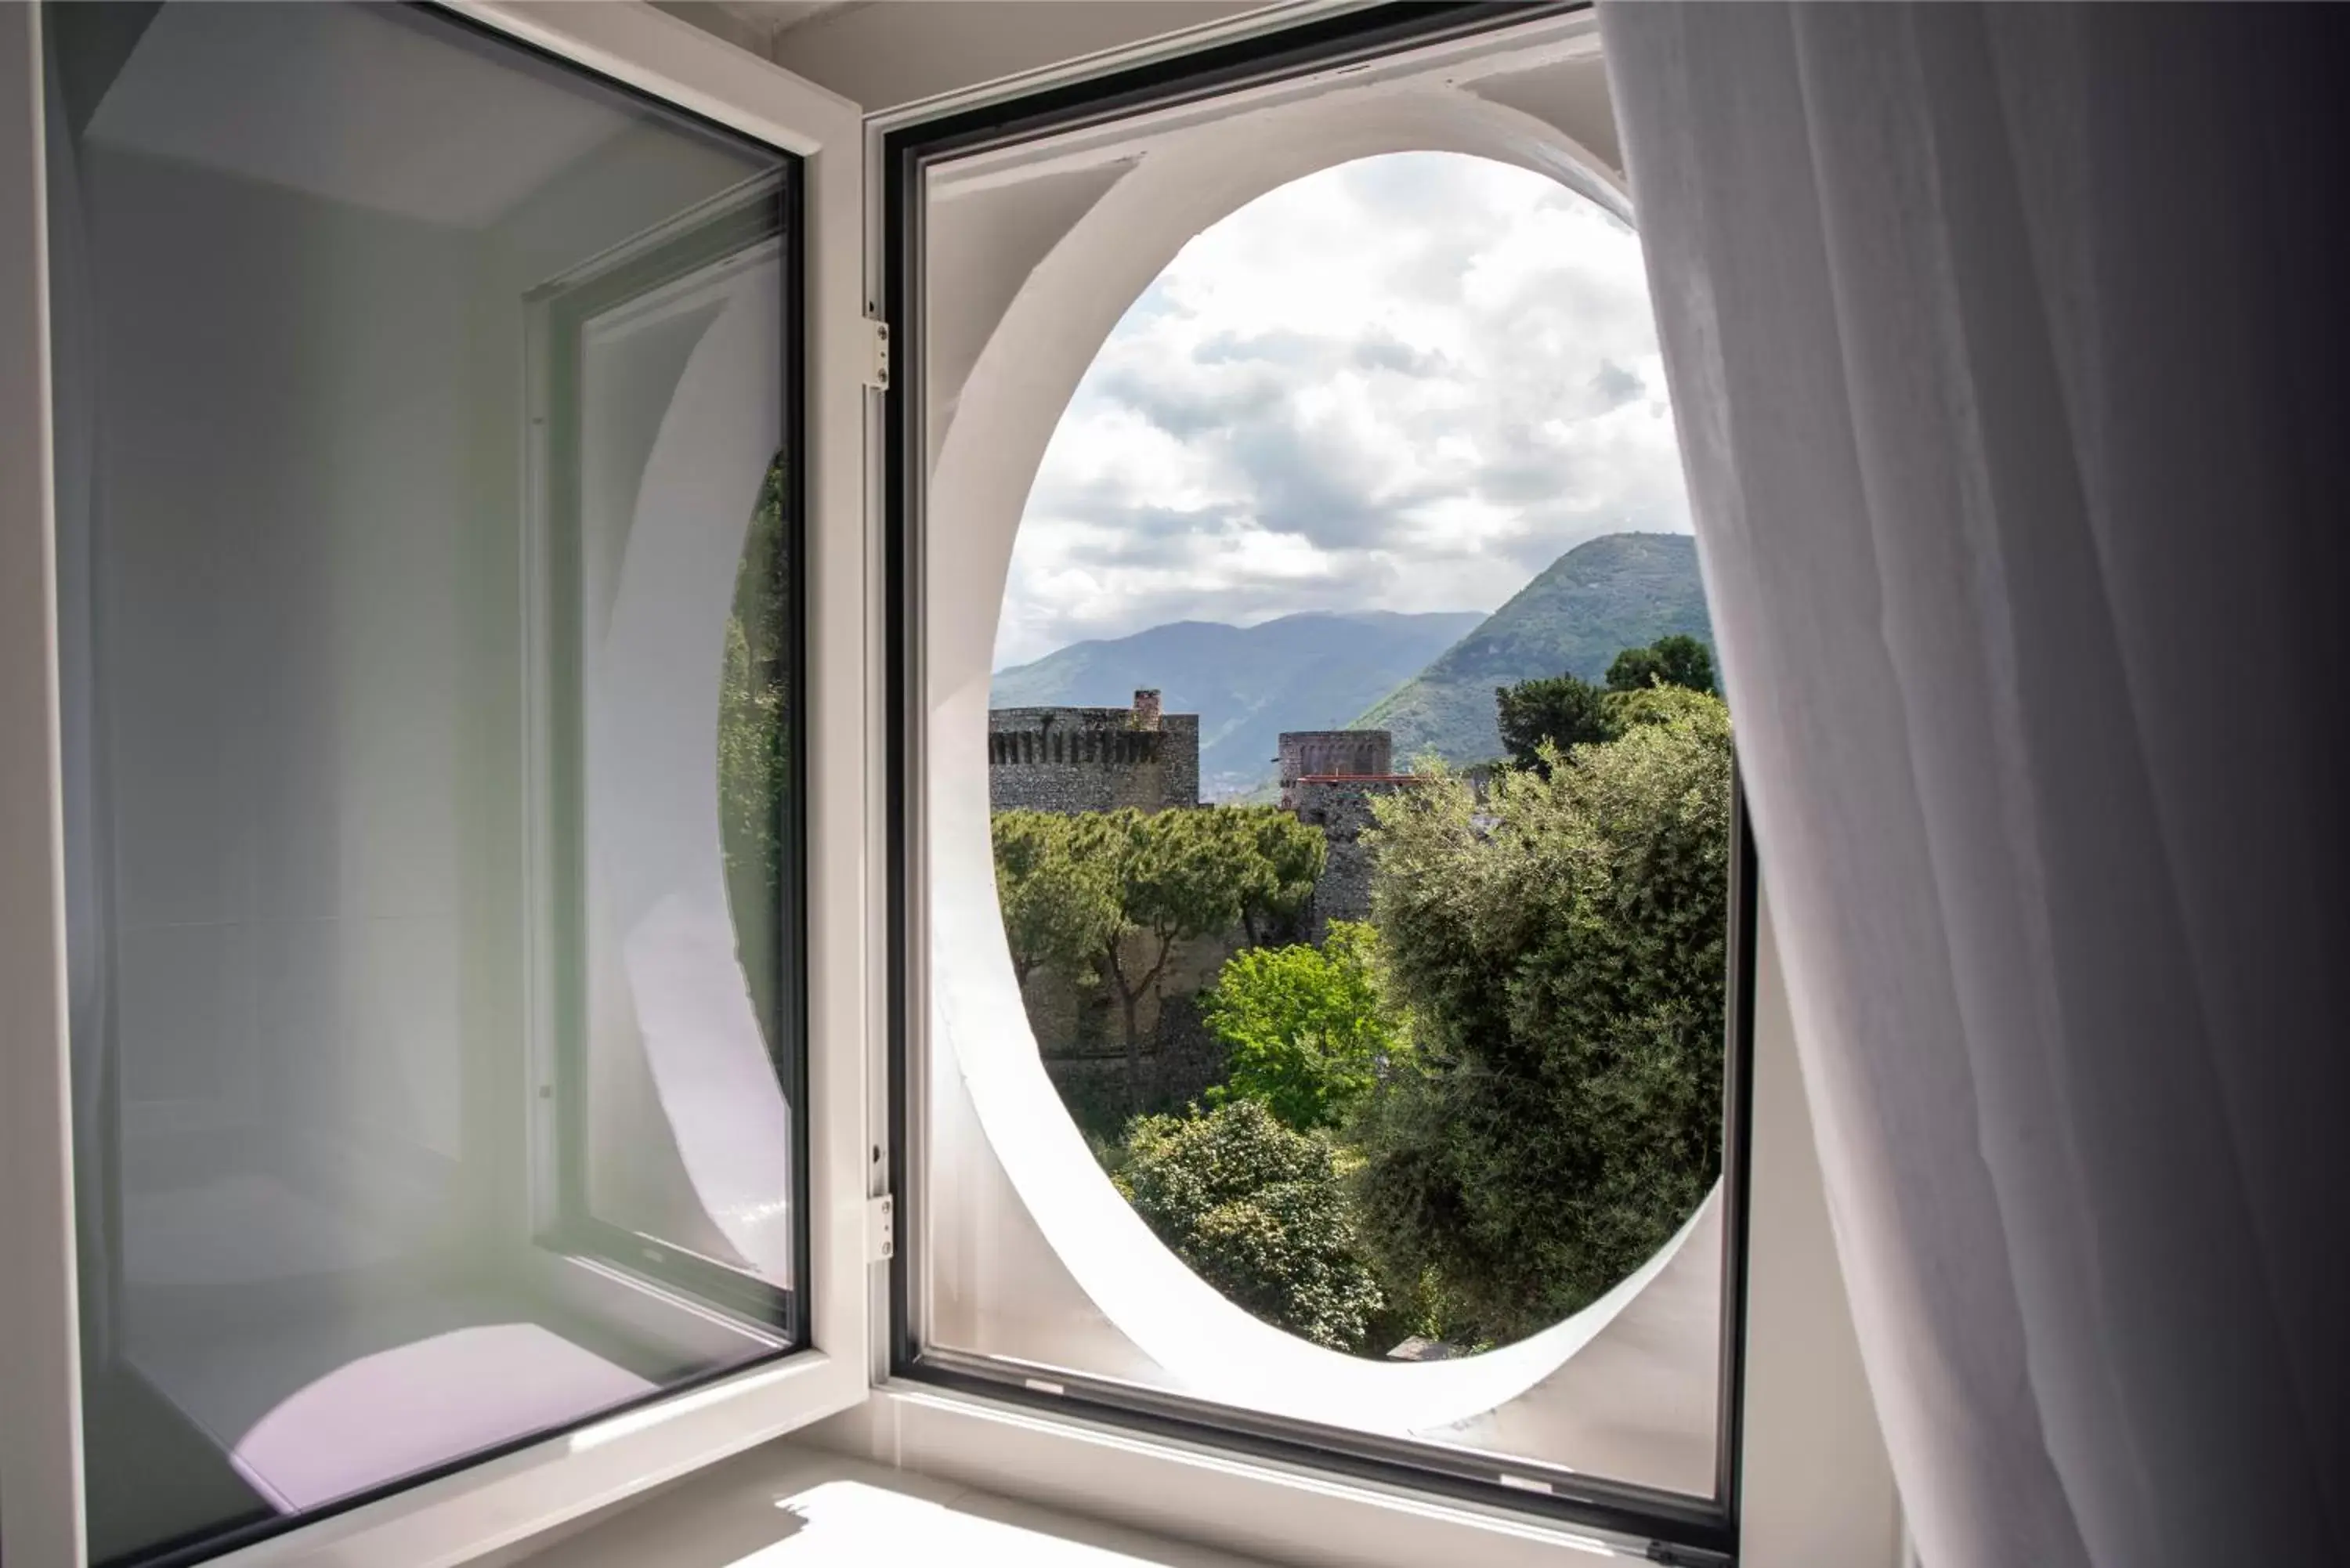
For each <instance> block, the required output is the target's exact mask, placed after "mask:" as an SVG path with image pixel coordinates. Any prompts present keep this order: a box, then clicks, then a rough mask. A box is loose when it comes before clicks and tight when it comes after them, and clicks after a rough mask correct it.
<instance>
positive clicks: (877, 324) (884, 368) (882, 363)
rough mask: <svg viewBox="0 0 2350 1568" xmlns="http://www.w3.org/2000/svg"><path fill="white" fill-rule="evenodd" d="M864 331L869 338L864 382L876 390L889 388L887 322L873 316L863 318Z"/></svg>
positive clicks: (881, 390)
mask: <svg viewBox="0 0 2350 1568" xmlns="http://www.w3.org/2000/svg"><path fill="white" fill-rule="evenodd" d="M865 331H866V336H867V337H868V340H869V348H868V358H867V360H866V365H865V384H866V385H867V386H868V387H870V388H872V389H874V390H875V391H878V392H886V391H888V390H889V323H888V322H886V321H881V320H877V319H876V318H875V317H870V316H868V317H866V318H865Z"/></svg>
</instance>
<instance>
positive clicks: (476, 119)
mask: <svg viewBox="0 0 2350 1568" xmlns="http://www.w3.org/2000/svg"><path fill="white" fill-rule="evenodd" d="M631 123H632V117H631V116H630V115H629V114H628V113H627V112H626V111H625V110H623V109H619V108H617V107H615V106H614V105H612V104H609V103H607V102H604V101H601V100H599V99H597V98H594V97H590V96H588V95H586V94H580V93H573V92H567V91H565V90H563V89H562V88H559V87H557V86H556V85H554V84H553V83H551V82H548V81H546V80H544V79H542V78H539V77H538V76H536V74H534V73H532V72H530V71H527V70H522V69H517V68H515V67H510V66H506V65H504V64H501V63H499V62H498V61H496V60H494V59H492V58H491V57H488V56H486V55H484V54H479V53H475V52H473V51H472V50H468V49H457V48H452V47H449V45H448V44H447V42H445V41H444V40H443V39H442V38H440V37H436V36H431V35H429V34H427V33H426V32H424V31H422V30H421V29H420V28H418V27H416V26H412V25H410V24H408V23H406V22H403V21H402V20H401V19H400V18H399V17H397V16H383V15H380V14H378V13H376V12H375V11H373V10H372V9H371V8H369V7H362V6H344V5H265V6H256V5H167V6H165V7H163V8H162V10H161V12H160V13H159V14H158V15H157V16H156V17H155V20H154V21H153V23H152V24H151V25H150V26H149V27H148V29H147V31H146V33H145V34H144V35H143V36H141V37H140V40H139V47H137V49H135V50H134V51H133V52H132V54H131V56H130V60H129V62H128V63H127V64H125V65H124V67H122V71H121V74H120V75H119V76H118V77H116V78H115V80H114V83H113V85H112V87H111V88H109V89H108V92H107V95H106V98H105V100H104V101H103V102H102V103H100V104H99V109H98V112H97V114H96V115H95V116H94V117H93V118H92V119H91V121H90V125H89V130H88V139H89V140H91V141H93V142H96V143H98V144H99V145H100V146H112V147H120V148H126V149H129V150H131V151H139V152H144V153H148V154H151V155H153V156H157V157H162V158H170V159H173V160H176V161H181V162H187V163H194V164H198V165H200V166H203V167H205V168H209V169H216V170H219V171H224V172H226V173H232V174H236V175H239V176H242V177H244V178H245V179H249V180H257V181H261V182H265V183H268V184H273V185H280V186H286V187H290V188H292V189H294V190H297V191H302V192H307V193H309V194H311V195H317V196H323V197H326V198H328V199H329V200H333V201H337V202H350V203H353V204H356V205H359V206H364V207H369V208H373V209H375V210H377V211H379V212H384V213H393V214H396V215H398V216H400V217H405V218H412V219H418V220H421V221H422V222H425V223H445V224H451V225H455V226H459V227H464V228H478V227H480V226H482V225H484V224H486V223H490V222H492V221H494V219H496V218H497V217H498V216H499V215H500V214H502V213H504V212H506V211H507V210H508V209H509V208H510V207H511V206H513V204H514V203H515V202H518V201H520V200H521V199H522V198H523V197H524V196H526V195H528V194H529V193H530V192H533V191H535V190H536V189H537V188H538V187H539V186H541V185H542V184H544V183H545V182H546V181H547V180H548V179H549V178H550V177H552V176H553V175H554V174H555V173H556V171H559V170H561V169H563V168H565V167H566V166H567V165H568V164H570V163H571V162H573V161H575V160H577V159H578V158H579V157H580V156H581V155H583V154H584V153H586V152H587V151H589V150H590V149H592V148H594V147H595V146H597V145H598V143H600V142H602V141H604V140H606V139H608V138H609V137H611V136H614V135H617V134H618V133H619V132H620V131H621V130H626V129H627V128H628V127H629V124H631Z"/></svg>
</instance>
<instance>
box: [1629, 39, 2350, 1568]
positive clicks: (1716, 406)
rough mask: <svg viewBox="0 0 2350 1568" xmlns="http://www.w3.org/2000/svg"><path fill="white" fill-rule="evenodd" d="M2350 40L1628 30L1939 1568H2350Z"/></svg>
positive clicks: (1762, 781) (1870, 1299)
mask: <svg viewBox="0 0 2350 1568" xmlns="http://www.w3.org/2000/svg"><path fill="white" fill-rule="evenodd" d="M2345 23H2350V16H2343V15H2341V14H2340V13H2339V12H2327V11H2323V10H2321V11H2312V12H2302V11H2295V10H2289V9H2284V8H2269V7H2259V6H2254V7H2245V8H2241V9H2233V8H2228V7H2214V8H2203V7H2149V8H2140V7H2136V6H2108V5H2090V6H2085V7H2079V8H2074V7H2061V6H2012V7H2003V6H1991V7H1988V8H1978V7H1974V6H1901V5H1885V6H1856V7H1846V6H1807V5H1794V6H1788V5H1777V4H1771V5H1730V6H1720V7H1717V6H1695V5H1616V6H1614V7H1612V8H1608V9H1605V10H1603V27H1604V34H1605V39H1606V45H1607V57H1608V62H1609V72H1610V76H1611V78H1612V81H1613V83H1614V88H1615V93H1616V99H1617V114H1618V117H1619V119H1620V121H1621V123H1622V126H1623V130H1624V134H1625V141H1626V147H1627V154H1628V159H1629V165H1630V171H1631V176H1632V186H1633V196H1634V203H1635V207H1636V209H1637V212H1638V223H1639V226H1640V230H1641V234H1642V236H1643V239H1644V242H1645V244H1646V245H1647V249H1648V266H1649V272H1650V278H1651V284H1652V287H1653V290H1654V295H1655V299H1656V307H1657V311H1658V315H1659V324H1660V327H1661V328H1662V333H1663V339H1664V343H1665V346H1666V353H1667V359H1668V369H1669V379H1670V382H1671V387H1672V392H1673V398H1674V402H1675V407H1676V410H1677V414H1678V417H1679V426H1680V436H1681V441H1682V445H1683V451H1684V453H1685V461H1686V462H1687V465H1688V469H1689V477H1690V487H1691V494H1692V497H1693V502H1694V505H1695V508H1696V512H1697V523H1698V534H1699V540H1700V551H1701V556H1702V559H1703V563H1704V569H1705V576H1706V581H1707V586H1708V589H1709V592H1710V593H1711V597H1712V600H1713V606H1714V618H1715V625H1716V627H1717V628H1718V633H1719V636H1720V639H1721V653H1722V657H1723V664H1724V667H1725V671H1726V680H1727V682H1728V687H1729V691H1730V695H1731V704H1732V708H1733V710H1734V711H1735V713H1736V715H1737V722H1738V726H1739V734H1740V750H1741V753H1742V759H1743V762H1744V766H1745V769H1746V774H1747V777H1748V780H1749V783H1750V785H1751V794H1752V807H1753V812H1754V815H1755V819H1756V825H1757V836H1758V843H1759V846H1760V849H1761V853H1762V856H1763V874H1764V877H1765V878H1766V879H1767V880H1768V881H1769V883H1770V885H1771V898H1772V904H1773V909H1774V910H1775V911H1777V916H1778V925H1779V929H1780V935H1781V940H1782V945H1783V950H1784V952H1785V954H1786V961H1787V964H1788V968H1789V974H1788V980H1789V982H1790V986H1791V990H1792V994H1793V1000H1794V1009H1795V1015H1796V1022H1797V1024H1798V1027H1799V1030H1800V1031H1801V1034H1802V1054H1803V1062H1804V1074H1805V1079H1806V1085H1807V1090H1808V1093H1809V1095H1810V1096H1811V1099H1812V1103H1813V1107H1814V1116H1815V1119H1816V1121H1817V1124H1818V1127H1819V1129H1820V1140H1821V1155H1822V1158H1823V1163H1824V1166H1825V1171H1826V1176H1827V1180H1828V1185H1829V1199H1830V1208H1831V1211H1832V1213H1833V1215H1834V1217H1835V1223H1836V1229H1837V1238H1838V1246H1839V1250H1840V1252H1841V1254H1842V1257H1843V1260H1844V1263H1845V1269H1846V1276H1847V1280H1848V1282H1849V1286H1850V1290H1851V1293H1852V1297H1853V1304H1854V1310H1855V1316H1856V1321H1857V1323H1858V1324H1859V1327H1860V1331H1861V1336H1862V1341H1863V1348H1864V1353H1865V1356H1866V1363H1867V1366H1868V1373H1869V1377H1870V1382H1871V1386H1872V1387H1873V1389H1874V1391H1875V1394H1876V1397H1877V1407H1878V1411H1879V1415H1880V1417H1881V1419H1882V1422H1883V1425H1884V1428H1885V1432H1886V1437H1887V1442H1888V1445H1889V1447H1890V1449H1891V1451H1892V1455H1893V1459H1894V1465H1895V1469H1896V1472H1897V1474H1898V1479H1899V1481H1900V1484H1901V1489H1902V1493H1903V1499H1904V1504H1905V1507H1906V1509H1907V1511H1908V1515H1909V1519H1910V1526H1911V1530H1912V1532H1913V1534H1914V1536H1915V1537H1916V1540H1917V1542H1918V1552H1919V1557H1920V1559H1921V1561H1922V1562H1923V1563H1925V1564H1926V1568H1990V1565H1993V1564H1997V1565H2002V1568H2005V1565H2010V1564H2017V1565H2031V1568H2074V1565H2075V1564H2096V1565H2098V1568H2170V1565H2174V1564H2176V1565H2178V1568H2188V1565H2193V1568H2214V1565H2219V1564H2238V1563H2242V1564H2268V1563H2275V1564H2279V1565H2283V1564H2302V1563H2340V1562H2345V1561H2350V1501H2345V1489H2350V1227H2345V1222H2344V1221H2345V1202H2350V1136H2345V1132H2350V1092H2345V1090H2350V1085H2345V1077H2350V920H2345V914H2344V909H2345V903H2350V828H2346V827H2345V825H2350V767H2345V747H2344V742H2342V740H2341V739H2340V736H2339V733H2338V732H2340V730H2341V729H2342V727H2343V725H2344V723H2345V719H2350V704H2345V702H2344V701H2343V700H2342V696H2341V693H2342V691H2343V685H2342V683H2343V682H2344V681H2345V680H2350V630H2346V629H2345V628H2350V570H2346V569H2345V561H2346V560H2350V535H2345V530H2350V396H2345V390H2350V244H2346V243H2345V233H2344V230H2345V225H2350V214H2345V213H2344V212H2343V211H2342V206H2343V203H2344V202H2345V199H2350V180H2345V173H2350V110H2345V109H2344V108H2342V107H2340V106H2341V103H2342V100H2343V99H2344V98H2345V95H2350V86H2345V82H2350V74H2346V73H2345V70H2344V68H2343V67H2344V66H2345V58H2350V50H2345V47H2344V43H2345V32H2350V28H2345ZM1768 1348H1769V1347H1768V1346H1767V1345H1763V1346H1757V1347H1756V1354H1768Z"/></svg>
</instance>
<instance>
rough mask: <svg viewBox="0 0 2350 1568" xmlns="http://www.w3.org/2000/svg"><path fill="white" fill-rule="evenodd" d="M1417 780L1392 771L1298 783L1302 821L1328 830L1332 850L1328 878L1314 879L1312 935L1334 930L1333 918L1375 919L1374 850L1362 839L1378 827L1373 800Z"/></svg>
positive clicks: (1325, 838) (1297, 803) (1325, 873)
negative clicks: (1377, 775) (1367, 830)
mask: <svg viewBox="0 0 2350 1568" xmlns="http://www.w3.org/2000/svg"><path fill="white" fill-rule="evenodd" d="M1412 782H1413V781H1412V780H1411V779H1410V778H1409V777H1400V776H1398V775H1395V774H1389V775H1388V776H1387V777H1385V778H1306V779H1301V780H1299V781H1298V783H1297V787H1296V792H1295V793H1296V801H1295V810H1296V812H1297V820H1298V821H1300V822H1303V823H1306V824H1309V825H1311V826H1315V827H1318V828H1320V829H1321V830H1322V840H1323V844H1324V846H1325V847H1326V850H1327V852H1328V859H1327V860H1326V861H1325V862H1324V865H1323V868H1322V879H1321V880H1320V881H1318V882H1316V883H1315V884H1314V905H1313V909H1312V910H1311V912H1310V913H1311V921H1310V929H1311V940H1313V941H1315V943H1317V944H1318V943H1319V942H1320V941H1321V940H1322V939H1323V938H1325V937H1326V936H1328V935H1329V934H1330V922H1331V921H1333V920H1367V919H1370V918H1371V852H1370V849H1369V847H1368V846H1366V845H1365V844H1364V843H1363V842H1362V835H1363V830H1364V829H1365V828H1367V827H1375V826H1378V819H1377V818H1375V817H1374V816H1373V815H1371V802H1372V801H1373V800H1375V799H1377V798H1378V797H1379V796H1381V795H1386V794H1394V793H1395V792H1396V791H1397V790H1399V789H1409V788H1410V787H1411V784H1412Z"/></svg>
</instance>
